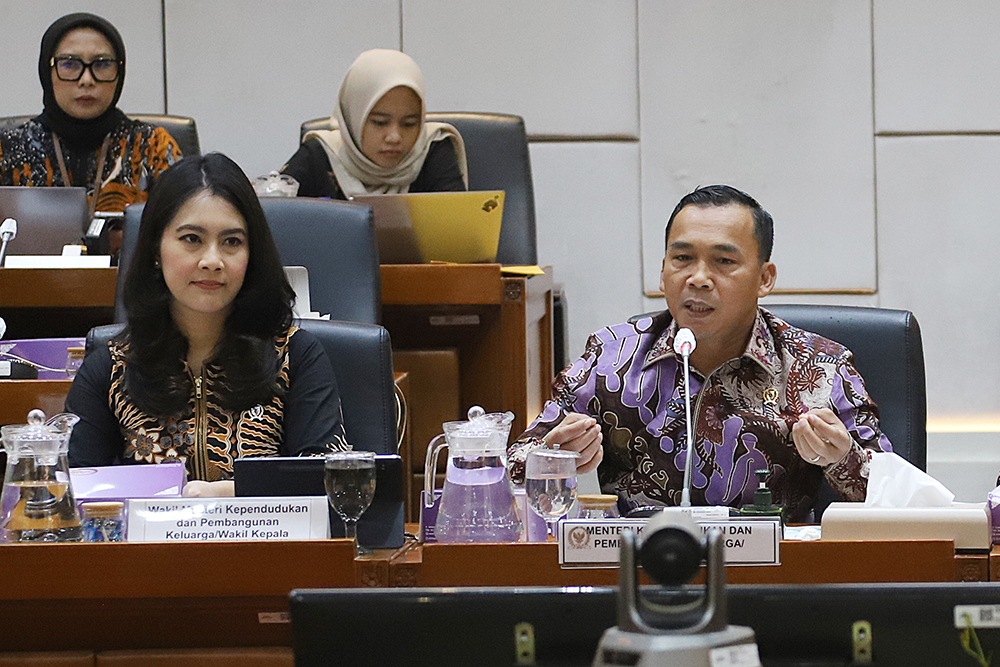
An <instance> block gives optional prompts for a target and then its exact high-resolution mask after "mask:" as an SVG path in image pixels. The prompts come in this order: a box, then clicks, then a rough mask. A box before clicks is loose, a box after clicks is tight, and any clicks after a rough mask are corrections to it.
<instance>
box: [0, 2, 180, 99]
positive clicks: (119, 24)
mask: <svg viewBox="0 0 1000 667" xmlns="http://www.w3.org/2000/svg"><path fill="white" fill-rule="evenodd" d="M74 12H90V13H92V14H97V15H98V16H102V17H104V18H106V19H107V20H108V21H110V22H111V23H112V24H114V26H115V27H116V28H118V32H120V33H121V35H122V39H123V40H124V41H125V55H126V58H127V61H128V71H127V72H126V76H125V87H124V89H123V90H122V97H121V100H119V102H118V106H119V108H120V109H121V110H122V111H125V112H126V113H129V112H132V113H163V30H162V21H161V19H160V2H159V0H131V1H130V2H120V1H119V2H113V1H111V0H103V1H96V0H82V1H75V2H71V1H69V0H46V2H37V3H30V4H29V6H27V7H26V5H25V3H24V2H17V1H16V0H0V62H2V63H3V67H0V90H3V91H4V93H3V95H0V116H23V115H29V114H32V115H34V114H38V113H40V112H41V110H42V85H41V83H40V82H39V81H38V51H39V48H40V46H41V43H42V34H44V33H45V29H46V28H48V27H49V26H50V25H51V24H52V23H53V22H54V21H55V20H56V19H58V18H59V17H60V16H64V15H66V14H72V13H74Z"/></svg>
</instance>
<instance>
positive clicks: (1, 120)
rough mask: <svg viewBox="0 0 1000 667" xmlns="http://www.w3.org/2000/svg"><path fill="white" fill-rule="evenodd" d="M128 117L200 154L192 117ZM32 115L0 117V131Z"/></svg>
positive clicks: (139, 115) (184, 149) (14, 125)
mask: <svg viewBox="0 0 1000 667" xmlns="http://www.w3.org/2000/svg"><path fill="white" fill-rule="evenodd" d="M128 116H129V118H132V119H135V120H138V121H142V122H143V123H149V124H150V125H155V126H157V127H162V128H163V129H165V130H166V131H167V132H169V133H170V136H172V137H173V138H174V141H176V142H177V146H178V147H180V149H181V153H183V154H184V155H201V145H200V144H199V142H198V126H197V124H196V123H195V122H194V119H193V118H188V117H186V116H169V115H165V114H128ZM32 118H34V116H5V117H0V132H2V131H3V130H10V129H14V128H15V127H18V126H19V125H24V124H25V123H27V122H28V121H29V120H31V119H32Z"/></svg>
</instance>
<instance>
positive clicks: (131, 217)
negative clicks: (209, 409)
mask: <svg viewBox="0 0 1000 667" xmlns="http://www.w3.org/2000/svg"><path fill="white" fill-rule="evenodd" d="M260 203H261V206H262V207H263V209H264V215H265V216H267V223H268V225H269V226H270V228H271V234H272V236H274V242H275V245H277V246H278V252H279V254H280V255H281V261H282V263H283V264H284V265H286V266H304V267H306V269H307V270H308V271H309V297H310V303H311V307H312V310H314V311H317V312H319V313H322V314H324V315H325V314H327V313H329V314H330V319H332V320H342V321H346V322H364V323H367V324H377V323H378V322H379V319H380V312H381V305H382V274H381V273H380V270H379V264H378V246H377V245H376V243H375V231H374V229H373V227H372V221H371V220H372V210H371V207H370V206H364V205H360V204H352V203H348V202H338V201H329V200H323V199H310V198H305V197H303V198H296V197H290V198H285V197H263V198H261V200H260ZM142 208H143V205H142V204H133V205H132V206H129V207H127V208H126V209H125V234H124V237H123V239H122V249H121V256H120V260H119V266H120V267H121V270H120V271H119V272H118V289H117V290H116V293H115V321H116V322H124V321H125V308H124V304H122V302H121V294H122V290H121V287H122V285H123V284H124V281H125V274H126V271H127V269H128V266H129V264H130V263H131V261H132V253H133V251H134V249H135V243H136V239H137V238H138V235H139V221H140V219H141V218H142Z"/></svg>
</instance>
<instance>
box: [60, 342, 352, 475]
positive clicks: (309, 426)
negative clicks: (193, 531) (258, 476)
mask: <svg viewBox="0 0 1000 667" xmlns="http://www.w3.org/2000/svg"><path fill="white" fill-rule="evenodd" d="M126 345H127V344H122V343H118V342H116V341H112V342H111V343H110V345H109V347H108V348H107V349H104V350H95V351H94V352H92V353H91V354H88V355H87V358H86V359H85V360H84V363H83V367H82V368H81V369H80V372H79V374H78V375H77V376H76V378H75V379H74V380H73V386H72V387H71V389H70V393H69V396H68V397H67V399H66V410H67V412H73V413H74V414H77V415H79V416H80V422H79V423H78V424H77V425H76V427H74V429H73V434H72V436H71V437H70V443H69V461H70V465H72V466H100V465H112V464H114V463H164V462H169V461H183V462H184V464H185V465H186V467H187V471H188V479H200V480H207V481H216V480H219V479H229V478H231V477H232V474H233V461H235V460H236V459H238V458H241V457H246V456H304V455H315V454H324V453H326V452H332V451H338V450H348V449H350V446H349V445H348V444H347V440H346V437H345V433H344V420H343V415H342V414H341V409H340V397H339V394H338V393H337V387H336V384H335V383H332V382H331V381H330V378H332V377H333V371H332V369H331V368H330V362H329V360H328V359H327V357H326V354H325V353H324V352H323V349H322V346H321V344H320V343H319V341H318V340H316V338H315V337H314V336H312V335H311V334H309V332H307V331H302V330H301V329H297V328H296V327H292V328H291V329H289V331H288V334H287V335H286V336H280V337H278V338H277V339H276V340H275V354H277V355H278V358H279V359H280V368H279V372H278V384H279V385H280V386H281V389H282V393H283V395H282V396H274V397H273V398H272V399H271V400H270V401H269V402H268V403H266V404H263V405H256V406H254V407H252V408H250V409H248V410H243V411H242V412H232V411H229V410H227V409H225V408H224V407H222V406H221V405H219V403H218V402H217V400H216V397H215V395H214V393H213V386H214V385H215V384H216V383H217V382H219V381H220V379H221V378H220V373H221V371H220V370H219V369H218V368H215V367H212V366H209V367H207V368H206V369H205V372H204V375H203V377H202V378H201V381H200V382H198V381H197V379H195V380H196V381H195V382H194V383H192V391H191V398H190V401H189V403H188V406H187V408H186V409H185V410H184V412H183V413H182V414H181V415H179V416H177V417H157V416H155V415H150V414H147V413H145V412H143V411H142V410H141V409H139V408H138V407H137V406H136V405H135V403H133V402H132V398H131V396H130V395H129V393H128V390H127V387H126V386H125V384H126V383H125V370H126V366H127V364H126V356H125V353H126V351H127V347H126Z"/></svg>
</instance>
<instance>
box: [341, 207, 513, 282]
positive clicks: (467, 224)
mask: <svg viewBox="0 0 1000 667" xmlns="http://www.w3.org/2000/svg"><path fill="white" fill-rule="evenodd" d="M352 200H353V201H356V202H358V203H361V204H368V205H369V206H371V207H372V219H373V220H374V223H375V236H376V238H377V240H378V257H379V263H381V264H426V263H428V262H434V261H440V262H466V263H468V262H495V261H496V258H497V246H498V245H499V243H500V226H501V221H502V219H503V201H504V192H503V191H502V190H495V191H472V192H418V193H407V194H394V195H357V196H355V197H353V198H352Z"/></svg>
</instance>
